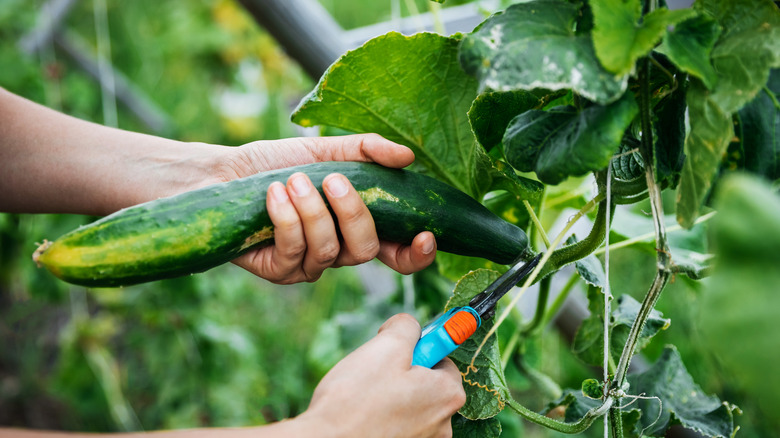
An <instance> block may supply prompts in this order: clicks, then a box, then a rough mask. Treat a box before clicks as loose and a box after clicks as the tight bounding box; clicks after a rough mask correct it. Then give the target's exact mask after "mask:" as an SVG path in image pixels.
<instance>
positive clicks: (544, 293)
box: [520, 275, 552, 337]
mask: <svg viewBox="0 0 780 438" xmlns="http://www.w3.org/2000/svg"><path fill="white" fill-rule="evenodd" d="M551 280H552V276H550V275H548V276H547V277H544V278H543V279H542V280H541V281H540V282H539V298H538V299H537V300H536V312H534V318H533V319H532V320H531V322H530V323H528V325H526V326H525V327H523V328H522V330H520V334H521V335H522V336H523V337H528V336H530V335H532V334H534V333H535V332H536V331H537V330H538V329H539V327H541V326H542V325H541V324H542V321H543V320H544V311H545V310H546V309H547V300H548V298H549V296H550V283H551V282H552V281H551Z"/></svg>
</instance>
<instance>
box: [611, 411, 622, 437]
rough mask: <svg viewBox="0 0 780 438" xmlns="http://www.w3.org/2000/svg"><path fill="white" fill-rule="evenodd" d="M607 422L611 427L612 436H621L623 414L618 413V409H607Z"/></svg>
mask: <svg viewBox="0 0 780 438" xmlns="http://www.w3.org/2000/svg"><path fill="white" fill-rule="evenodd" d="M609 424H610V425H611V427H612V438H623V416H622V415H621V414H620V409H618V408H612V409H610V410H609Z"/></svg>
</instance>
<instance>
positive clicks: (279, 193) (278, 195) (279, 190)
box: [268, 182, 290, 204]
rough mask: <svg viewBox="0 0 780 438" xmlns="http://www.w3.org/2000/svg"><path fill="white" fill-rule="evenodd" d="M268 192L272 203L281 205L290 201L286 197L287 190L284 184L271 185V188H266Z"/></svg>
mask: <svg viewBox="0 0 780 438" xmlns="http://www.w3.org/2000/svg"><path fill="white" fill-rule="evenodd" d="M268 192H269V193H270V194H271V198H273V200H274V202H277V203H280V204H281V203H284V202H287V201H289V200H290V198H289V197H288V196H287V190H285V188H284V184H282V183H280V182H274V183H272V184H271V186H270V187H268Z"/></svg>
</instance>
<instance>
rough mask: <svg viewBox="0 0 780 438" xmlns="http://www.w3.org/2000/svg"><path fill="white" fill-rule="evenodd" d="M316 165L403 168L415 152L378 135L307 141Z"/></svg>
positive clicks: (323, 138) (319, 138) (317, 138)
mask: <svg viewBox="0 0 780 438" xmlns="http://www.w3.org/2000/svg"><path fill="white" fill-rule="evenodd" d="M307 140H308V142H309V143H308V144H307V147H308V148H309V150H310V151H311V153H312V154H313V155H314V156H315V157H316V159H317V161H373V162H375V163H378V164H381V165H383V166H387V167H396V168H400V167H405V166H408V165H410V164H412V162H413V161H414V152H412V150H411V149H409V148H408V147H406V146H403V145H400V144H398V143H395V142H392V141H390V140H388V139H386V138H384V137H382V136H381V135H378V134H355V135H344V136H338V137H314V138H311V139H307Z"/></svg>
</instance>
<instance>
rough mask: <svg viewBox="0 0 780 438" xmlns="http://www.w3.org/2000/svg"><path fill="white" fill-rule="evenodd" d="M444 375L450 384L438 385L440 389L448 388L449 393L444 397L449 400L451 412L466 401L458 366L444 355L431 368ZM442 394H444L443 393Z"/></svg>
mask: <svg viewBox="0 0 780 438" xmlns="http://www.w3.org/2000/svg"><path fill="white" fill-rule="evenodd" d="M431 369H433V370H436V371H438V372H441V373H443V374H445V375H446V377H447V380H448V381H449V382H451V384H450V385H446V388H445V385H439V386H440V390H441V391H445V390H449V391H451V393H450V394H447V395H446V399H447V400H448V401H449V402H450V403H449V409H451V410H452V413H455V411H457V410H458V409H460V408H461V407H462V406H463V405H464V404H465V403H466V391H464V390H463V384H462V383H461V382H462V379H463V377H462V376H463V375H462V374H461V373H460V370H459V369H458V366H457V365H455V362H453V361H452V359H450V358H449V357H445V358H444V359H442V360H441V361H440V362H439V363H437V364H436V365H434V366H433V368H431ZM443 395H444V394H443Z"/></svg>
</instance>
